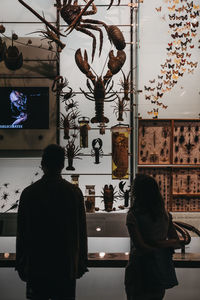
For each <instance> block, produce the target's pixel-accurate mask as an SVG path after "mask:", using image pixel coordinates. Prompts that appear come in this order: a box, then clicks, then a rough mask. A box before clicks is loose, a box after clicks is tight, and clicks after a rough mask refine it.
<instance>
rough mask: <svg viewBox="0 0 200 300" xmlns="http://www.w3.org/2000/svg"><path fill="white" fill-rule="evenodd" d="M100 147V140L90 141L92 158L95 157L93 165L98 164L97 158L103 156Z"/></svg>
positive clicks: (101, 143)
mask: <svg viewBox="0 0 200 300" xmlns="http://www.w3.org/2000/svg"><path fill="white" fill-rule="evenodd" d="M102 145H103V142H102V140H101V139H100V138H97V139H94V140H93V141H92V148H93V150H92V156H95V164H99V157H100V156H102V155H103V150H102Z"/></svg>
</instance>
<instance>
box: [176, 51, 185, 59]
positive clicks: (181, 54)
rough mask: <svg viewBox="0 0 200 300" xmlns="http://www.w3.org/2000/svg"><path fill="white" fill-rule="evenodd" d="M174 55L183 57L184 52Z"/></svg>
mask: <svg viewBox="0 0 200 300" xmlns="http://www.w3.org/2000/svg"><path fill="white" fill-rule="evenodd" d="M176 57H177V58H179V57H181V58H183V57H184V53H183V52H182V53H180V54H179V53H176Z"/></svg>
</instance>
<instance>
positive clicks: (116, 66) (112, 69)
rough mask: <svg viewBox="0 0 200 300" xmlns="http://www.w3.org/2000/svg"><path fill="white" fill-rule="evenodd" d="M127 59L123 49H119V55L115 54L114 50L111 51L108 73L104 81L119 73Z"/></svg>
mask: <svg viewBox="0 0 200 300" xmlns="http://www.w3.org/2000/svg"><path fill="white" fill-rule="evenodd" d="M125 61H126V53H125V52H124V51H123V50H118V51H117V56H114V54H113V50H111V51H110V52H109V61H108V68H109V70H108V71H107V73H106V75H105V76H104V81H105V82H106V81H108V80H109V79H110V78H111V77H112V76H113V75H115V74H117V73H118V72H119V71H120V70H121V68H122V67H123V65H124V63H125Z"/></svg>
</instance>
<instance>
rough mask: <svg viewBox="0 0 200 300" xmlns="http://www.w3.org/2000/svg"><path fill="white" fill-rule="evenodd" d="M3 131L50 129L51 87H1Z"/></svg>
mask: <svg viewBox="0 0 200 300" xmlns="http://www.w3.org/2000/svg"><path fill="white" fill-rule="evenodd" d="M0 103H1V104H0V105H1V109H0V128H1V129H49V87H0Z"/></svg>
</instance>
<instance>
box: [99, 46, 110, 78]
mask: <svg viewBox="0 0 200 300" xmlns="http://www.w3.org/2000/svg"><path fill="white" fill-rule="evenodd" d="M111 48H112V47H111ZM111 48H110V49H111ZM109 53H110V51H109V52H108V55H107V57H106V60H105V63H104V66H103V69H102V72H101V76H102V74H103V71H104V69H105V66H106V63H107V60H108V56H109Z"/></svg>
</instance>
